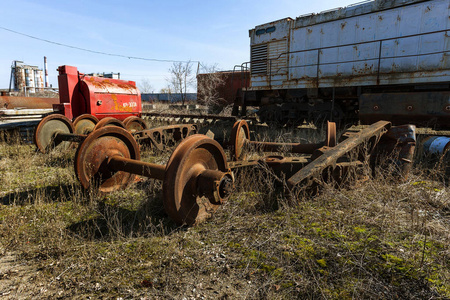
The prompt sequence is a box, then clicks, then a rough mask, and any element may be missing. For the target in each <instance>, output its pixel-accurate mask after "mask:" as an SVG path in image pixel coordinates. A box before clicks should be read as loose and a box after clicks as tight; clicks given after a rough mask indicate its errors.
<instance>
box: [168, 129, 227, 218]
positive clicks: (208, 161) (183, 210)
mask: <svg viewBox="0 0 450 300" xmlns="http://www.w3.org/2000/svg"><path fill="white" fill-rule="evenodd" d="M205 170H219V171H222V172H227V171H228V164H227V160H226V156H225V153H224V151H223V149H222V147H221V146H220V145H219V143H218V142H216V141H214V140H213V139H210V138H208V137H205V136H204V135H200V134H195V135H192V136H190V137H188V138H186V139H185V140H183V141H182V142H181V143H180V145H179V146H178V147H177V148H176V149H175V151H174V152H173V153H172V155H171V157H170V159H169V162H168V163H167V166H166V172H165V176H164V183H163V194H164V208H165V210H166V212H167V214H168V215H169V217H170V218H171V219H172V220H174V221H175V223H177V224H178V225H182V224H187V225H195V224H198V223H201V222H202V221H204V220H206V219H207V218H209V217H210V216H211V215H212V214H213V213H214V212H215V211H216V210H217V208H218V207H219V206H220V204H219V203H217V202H215V201H214V199H207V198H206V197H200V196H199V195H198V189H197V184H196V183H197V177H198V175H199V174H200V173H201V172H203V171H205Z"/></svg>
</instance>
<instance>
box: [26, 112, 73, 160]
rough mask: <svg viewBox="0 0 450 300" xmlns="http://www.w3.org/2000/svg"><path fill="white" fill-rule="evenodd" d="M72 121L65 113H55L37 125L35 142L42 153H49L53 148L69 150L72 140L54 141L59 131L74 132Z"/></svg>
mask: <svg viewBox="0 0 450 300" xmlns="http://www.w3.org/2000/svg"><path fill="white" fill-rule="evenodd" d="M73 132H74V128H73V124H72V122H71V121H70V120H69V119H68V118H66V117H65V116H63V115H60V114H54V115H49V116H46V117H45V118H43V119H42V120H41V121H40V122H39V124H38V125H37V126H36V129H35V131H34V137H33V140H34V144H35V145H36V147H37V148H38V150H39V151H40V152H42V153H47V152H49V151H51V150H52V149H58V150H67V149H69V148H70V146H71V144H72V143H71V142H61V143H59V144H57V145H56V144H55V143H54V139H55V136H56V135H57V134H58V133H73Z"/></svg>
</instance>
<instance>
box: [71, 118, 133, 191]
mask: <svg viewBox="0 0 450 300" xmlns="http://www.w3.org/2000/svg"><path fill="white" fill-rule="evenodd" d="M113 156H120V157H121V158H128V159H133V160H138V159H140V153H139V146H138V144H137V143H136V141H135V139H134V138H133V136H132V135H131V134H130V133H129V132H128V131H126V130H125V129H123V128H120V127H116V126H106V127H103V128H101V129H98V130H95V131H93V132H92V133H91V134H90V135H89V136H87V138H86V139H85V140H84V141H83V143H81V144H80V145H79V147H78V149H77V153H76V155H75V161H74V163H75V165H74V166H75V174H76V175H77V178H78V180H79V181H80V183H81V185H82V186H83V187H84V188H85V189H89V188H90V187H91V185H92V184H94V186H95V187H97V188H98V189H99V190H100V191H101V192H104V193H106V192H112V191H115V190H119V189H122V188H124V187H126V186H127V185H128V184H129V183H130V182H131V181H133V180H134V178H135V175H133V174H131V173H128V172H124V171H116V170H114V169H112V168H108V165H107V162H108V159H109V158H111V157H113Z"/></svg>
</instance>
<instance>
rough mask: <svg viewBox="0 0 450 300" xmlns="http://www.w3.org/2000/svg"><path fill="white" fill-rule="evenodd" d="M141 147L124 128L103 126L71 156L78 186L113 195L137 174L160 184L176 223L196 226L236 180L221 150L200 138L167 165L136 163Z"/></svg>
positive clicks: (187, 143)
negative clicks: (92, 187)
mask: <svg viewBox="0 0 450 300" xmlns="http://www.w3.org/2000/svg"><path fill="white" fill-rule="evenodd" d="M139 155H140V154H139V146H138V144H137V142H136V140H135V139H134V138H133V136H132V135H131V134H130V133H129V132H128V131H126V130H125V129H123V128H119V127H116V126H106V127H103V128H101V129H99V130H96V131H94V132H93V133H91V134H90V135H89V136H88V137H87V138H86V139H85V141H84V142H83V143H81V144H80V146H79V148H78V150H77V153H76V156H75V173H76V174H77V178H78V179H79V181H80V182H81V185H82V186H83V187H84V188H85V189H88V188H90V187H91V186H92V183H93V182H94V184H95V185H94V186H95V187H98V189H99V190H100V191H101V192H111V191H115V190H119V189H122V188H124V187H126V186H127V185H128V184H129V183H130V182H131V181H132V180H133V179H134V176H135V175H133V174H139V175H142V176H147V177H150V178H154V179H159V180H163V195H164V207H165V209H166V212H167V214H168V215H169V217H171V218H172V220H174V221H175V222H176V223H177V224H179V225H183V224H187V225H195V224H198V223H200V222H202V221H204V220H205V219H207V218H208V217H210V216H211V214H212V213H214V212H215V210H216V209H217V208H218V207H219V206H220V205H221V204H222V203H223V202H225V201H226V200H227V199H228V197H229V195H230V193H231V191H232V189H233V187H234V177H233V175H232V173H231V171H230V170H229V169H228V165H227V161H226V157H225V153H224V151H223V149H222V147H221V146H220V145H219V144H218V143H217V142H216V141H214V140H213V139H210V138H208V137H206V136H204V135H193V136H190V137H189V138H187V139H185V140H184V141H183V142H182V143H181V144H180V145H179V146H178V147H177V148H176V149H175V151H174V152H173V153H172V155H171V157H170V159H169V162H168V163H167V165H166V166H163V165H157V164H152V163H146V162H141V161H139Z"/></svg>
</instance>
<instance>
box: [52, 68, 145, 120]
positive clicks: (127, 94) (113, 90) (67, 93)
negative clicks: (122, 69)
mask: <svg viewBox="0 0 450 300" xmlns="http://www.w3.org/2000/svg"><path fill="white" fill-rule="evenodd" d="M58 71H59V76H58V83H59V99H60V103H59V104H54V105H53V108H54V110H56V111H59V112H60V113H61V114H63V115H65V116H66V117H68V118H69V119H72V118H76V117H78V116H80V115H82V114H91V115H93V116H95V117H96V118H98V119H99V120H100V119H103V118H105V117H113V118H116V119H119V120H124V119H126V118H127V117H130V116H137V117H140V116H141V113H142V105H141V94H140V92H139V90H138V88H137V87H136V83H135V82H134V81H125V80H119V79H109V78H101V77H94V76H85V75H84V74H81V73H79V72H78V70H77V68H76V67H72V66H60V67H59V68H58Z"/></svg>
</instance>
